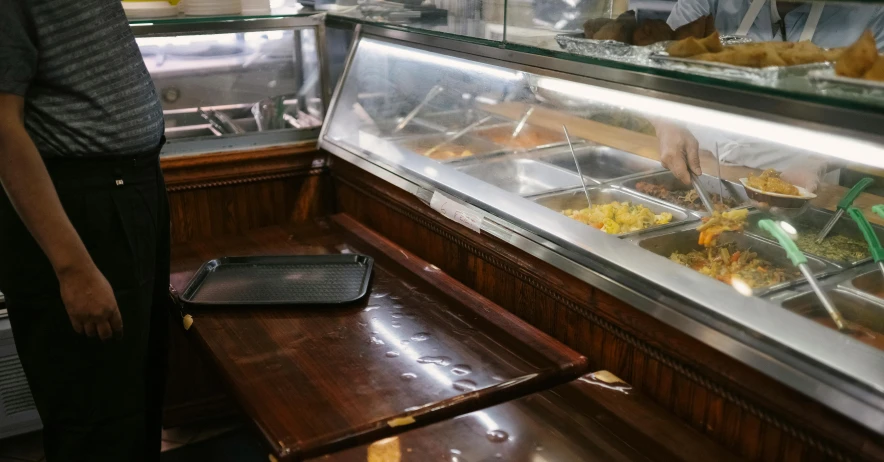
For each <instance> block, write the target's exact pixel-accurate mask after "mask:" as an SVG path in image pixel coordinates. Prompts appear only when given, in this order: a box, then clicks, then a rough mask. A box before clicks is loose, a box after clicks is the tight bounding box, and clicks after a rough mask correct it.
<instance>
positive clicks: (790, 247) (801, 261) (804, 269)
mask: <svg viewBox="0 0 884 462" xmlns="http://www.w3.org/2000/svg"><path fill="white" fill-rule="evenodd" d="M758 227H759V228H761V229H763V230H765V231H767V232H768V233H770V234H771V235H772V236H773V237H774V238H775V239H776V240H777V242H779V243H780V245H781V246H782V247H783V248H784V249H786V256H788V257H789V260H791V261H792V264H793V265H795V266H797V267H798V270H799V271H801V274H803V275H804V278H805V279H807V283H808V284H810V288H811V289H813V292H814V293H815V294H816V296H817V297H819V299H820V302H821V303H822V304H823V308H825V309H826V311H827V312H828V313H829V316H830V317H831V318H832V321H835V327H837V328H838V330H842V331H843V330H845V329H846V328H847V323H846V322H845V321H844V317H843V316H841V312H840V311H838V309H837V308H835V304H834V303H832V300H831V299H830V298H829V296H828V295H827V294H826V293H825V292H823V290H822V289H821V288H820V286H819V284H817V282H816V279H815V278H814V277H813V272H811V271H810V267H809V266H807V257H806V256H805V255H804V253H802V252H801V251H800V250H798V246H797V245H795V242H794V241H792V238H791V237H789V235H788V234H786V231H785V230H783V228H782V227H780V225H778V224H777V223H775V222H774V221H773V220H770V219H767V218H766V219H764V220H761V221H759V222H758Z"/></svg>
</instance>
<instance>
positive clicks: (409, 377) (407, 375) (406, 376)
mask: <svg viewBox="0 0 884 462" xmlns="http://www.w3.org/2000/svg"><path fill="white" fill-rule="evenodd" d="M399 378H401V379H402V380H414V379H416V378H417V374H413V373H411V372H406V373H404V374H402V375H400V376H399Z"/></svg>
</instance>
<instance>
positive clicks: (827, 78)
mask: <svg viewBox="0 0 884 462" xmlns="http://www.w3.org/2000/svg"><path fill="white" fill-rule="evenodd" d="M807 79H808V80H809V81H810V83H811V85H813V86H814V87H816V88H817V89H819V90H821V91H823V92H826V93H829V92H843V93H849V94H852V95H862V96H874V97H879V98H884V82H879V81H875V80H866V79H854V78H850V77H842V76H840V75H837V74H835V69H832V68H828V69H817V70H814V71H813V72H810V73H808V74H807Z"/></svg>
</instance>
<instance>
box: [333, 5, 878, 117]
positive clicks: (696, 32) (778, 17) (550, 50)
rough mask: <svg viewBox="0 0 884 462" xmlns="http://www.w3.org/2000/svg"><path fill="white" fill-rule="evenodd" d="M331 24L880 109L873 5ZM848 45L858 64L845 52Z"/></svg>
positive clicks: (369, 14) (566, 12)
mask: <svg viewBox="0 0 884 462" xmlns="http://www.w3.org/2000/svg"><path fill="white" fill-rule="evenodd" d="M430 8H434V10H433V11H434V16H432V18H433V19H430V17H429V16H428V13H427V11H428V9H430ZM333 14H336V15H340V16H342V17H346V18H348V19H349V20H352V21H357V22H362V23H367V24H383V25H384V27H388V28H395V29H404V30H421V31H424V32H430V33H434V34H439V35H442V36H457V37H459V38H460V39H462V40H467V41H469V42H473V43H485V44H488V43H489V42H490V43H492V44H494V45H496V46H499V47H502V48H505V49H510V50H515V51H522V52H527V53H531V54H539V55H552V56H556V57H558V58H561V59H565V60H569V61H574V62H580V63H591V64H595V65H599V66H603V67H606V68H614V69H620V70H628V71H631V72H639V73H642V74H651V75H657V76H665V77H667V78H672V79H677V80H684V81H689V82H696V83H702V84H705V85H712V86H715V87H724V88H731V89H744V90H749V91H751V92H760V93H765V94H774V95H778V96H780V97H785V98H795V99H801V100H807V99H813V100H815V101H818V102H820V103H822V104H825V105H832V106H838V107H844V108H851V109H856V110H868V111H880V110H881V109H882V108H884V83H882V82H884V58H881V57H878V58H877V60H876V58H875V56H873V55H872V53H873V51H874V49H875V48H877V50H879V52H880V51H881V50H882V49H884V4H881V3H880V2H875V1H866V2H846V1H835V2H831V1H830V2H822V1H820V2H813V1H810V2H790V1H788V0H781V1H779V2H777V1H771V0H757V1H750V0H745V1H743V0H741V1H718V2H711V1H706V0H579V1H560V0H508V1H503V0H475V1H466V0H464V1H448V0H436V1H434V2H423V3H413V2H397V3H393V2H385V1H367V2H363V3H361V4H360V6H359V7H350V8H343V9H341V10H340V11H337V12H333ZM866 31H867V32H868V36H866V37H865V38H864V39H863V40H862V41H860V40H859V39H860V37H861V36H863V33H864V32H866ZM854 44H856V45H857V47H859V48H864V49H865V52H864V53H865V54H862V53H861V54H857V53H847V54H844V53H843V52H844V51H845V49H846V48H847V47H850V46H852V45H854ZM839 58H842V59H840V61H842V63H841V64H838V61H839ZM876 61H877V64H875V63H876Z"/></svg>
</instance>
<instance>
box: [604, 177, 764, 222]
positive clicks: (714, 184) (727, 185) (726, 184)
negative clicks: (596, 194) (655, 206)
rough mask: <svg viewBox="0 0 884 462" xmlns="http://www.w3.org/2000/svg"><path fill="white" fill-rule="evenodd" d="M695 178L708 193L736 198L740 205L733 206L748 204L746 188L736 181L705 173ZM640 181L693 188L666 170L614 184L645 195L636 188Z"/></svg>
mask: <svg viewBox="0 0 884 462" xmlns="http://www.w3.org/2000/svg"><path fill="white" fill-rule="evenodd" d="M697 179H698V180H699V181H700V185H701V186H703V189H704V190H705V191H706V192H708V193H710V194H718V195H720V196H722V197H725V198H732V199H735V200H737V201H738V202H739V203H740V205H738V206H736V207H734V208H740V207H743V206H748V205H749V197H748V196H746V190H745V189H744V188H743V186H742V185H740V184H738V183H734V182H732V181H727V180H721V179H719V178H718V177H715V176H712V175H706V174H703V175H700V176H699V177H698V178H697ZM641 181H646V182H648V183H652V184H655V185H660V186H664V187H666V188H667V189H669V190H670V191H686V190H691V189H693V188H692V187H691V186H689V185H685V184H684V183H682V182H681V180H679V179H678V178H676V177H675V175H673V174H672V172H668V171H664V172H660V173H652V174H650V175H642V176H638V177H632V178H629V179H626V180H623V181H620V182H619V183H616V184H617V185H618V186H620V187H623V188H627V189H629V190H631V191H635V192H636V193H637V194H641V195H643V196H645V195H646V194H644V193H641V192H639V191H638V190H637V189H636V184H638V183H639V182H641ZM649 197H652V196H649ZM655 199H656V200H659V201H663V202H666V203H667V204H672V205H673V206H675V207H679V208H681V209H684V210H688V211H691V212H694V213H700V214H708V212H707V211H706V209H702V210H694V209H691V208H688V207H684V206H682V205H679V204H674V203H671V202H668V201H666V200H664V199H659V198H655Z"/></svg>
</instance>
